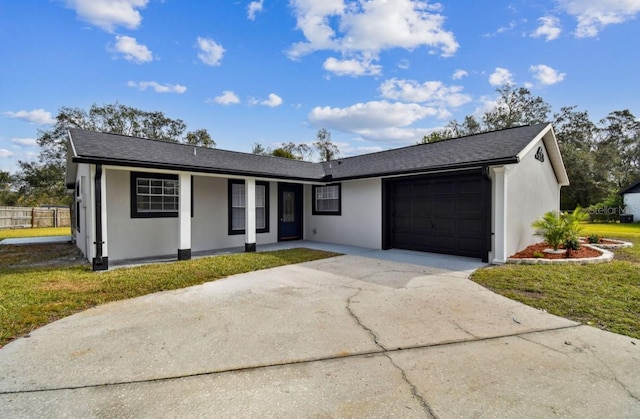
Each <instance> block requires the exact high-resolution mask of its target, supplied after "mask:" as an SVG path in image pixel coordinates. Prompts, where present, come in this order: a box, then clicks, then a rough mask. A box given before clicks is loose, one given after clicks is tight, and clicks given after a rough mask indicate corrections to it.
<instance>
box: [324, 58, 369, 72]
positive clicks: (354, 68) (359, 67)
mask: <svg viewBox="0 0 640 419" xmlns="http://www.w3.org/2000/svg"><path fill="white" fill-rule="evenodd" d="M323 67H324V69H325V70H327V71H330V72H332V73H334V74H335V75H338V76H368V75H378V74H380V72H381V70H382V66H379V65H376V64H372V63H371V61H370V60H369V61H367V60H363V61H358V60H356V59H350V60H338V59H336V58H334V57H329V58H327V59H326V60H325V62H324V64H323Z"/></svg>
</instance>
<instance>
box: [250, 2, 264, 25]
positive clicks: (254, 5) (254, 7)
mask: <svg viewBox="0 0 640 419" xmlns="http://www.w3.org/2000/svg"><path fill="white" fill-rule="evenodd" d="M263 6H264V0H259V1H252V2H251V3H249V5H248V6H247V19H249V20H256V13H259V12H261V11H262V9H263Z"/></svg>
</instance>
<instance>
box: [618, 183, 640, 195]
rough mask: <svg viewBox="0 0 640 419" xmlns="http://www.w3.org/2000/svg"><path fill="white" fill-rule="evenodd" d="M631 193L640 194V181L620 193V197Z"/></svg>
mask: <svg viewBox="0 0 640 419" xmlns="http://www.w3.org/2000/svg"><path fill="white" fill-rule="evenodd" d="M629 193H640V181H638V182H636V183H634V184H632V185H631V186H629V187H628V188H626V189H623V190H622V191H620V195H625V194H629Z"/></svg>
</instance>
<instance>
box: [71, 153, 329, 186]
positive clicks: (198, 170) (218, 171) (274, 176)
mask: <svg viewBox="0 0 640 419" xmlns="http://www.w3.org/2000/svg"><path fill="white" fill-rule="evenodd" d="M72 161H73V162H74V163H86V164H104V165H110V166H120V167H133V168H145V169H160V170H171V171H177V172H194V173H210V174H217V175H233V176H250V177H259V178H265V179H283V180H297V181H302V182H322V181H323V176H324V175H323V176H320V177H318V178H315V177H304V176H287V175H280V174H276V173H264V172H253V171H250V170H231V169H211V168H207V167H197V166H180V165H174V164H168V163H167V164H165V163H149V162H139V161H134V160H120V159H109V158H94V157H73V159H72Z"/></svg>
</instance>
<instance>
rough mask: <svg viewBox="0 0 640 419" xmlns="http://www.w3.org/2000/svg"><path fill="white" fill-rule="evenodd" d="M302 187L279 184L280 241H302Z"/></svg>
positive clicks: (292, 184) (291, 184)
mask: <svg viewBox="0 0 640 419" xmlns="http://www.w3.org/2000/svg"><path fill="white" fill-rule="evenodd" d="M302 191H303V188H302V185H298V184H295V183H278V241H281V240H300V239H302Z"/></svg>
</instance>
